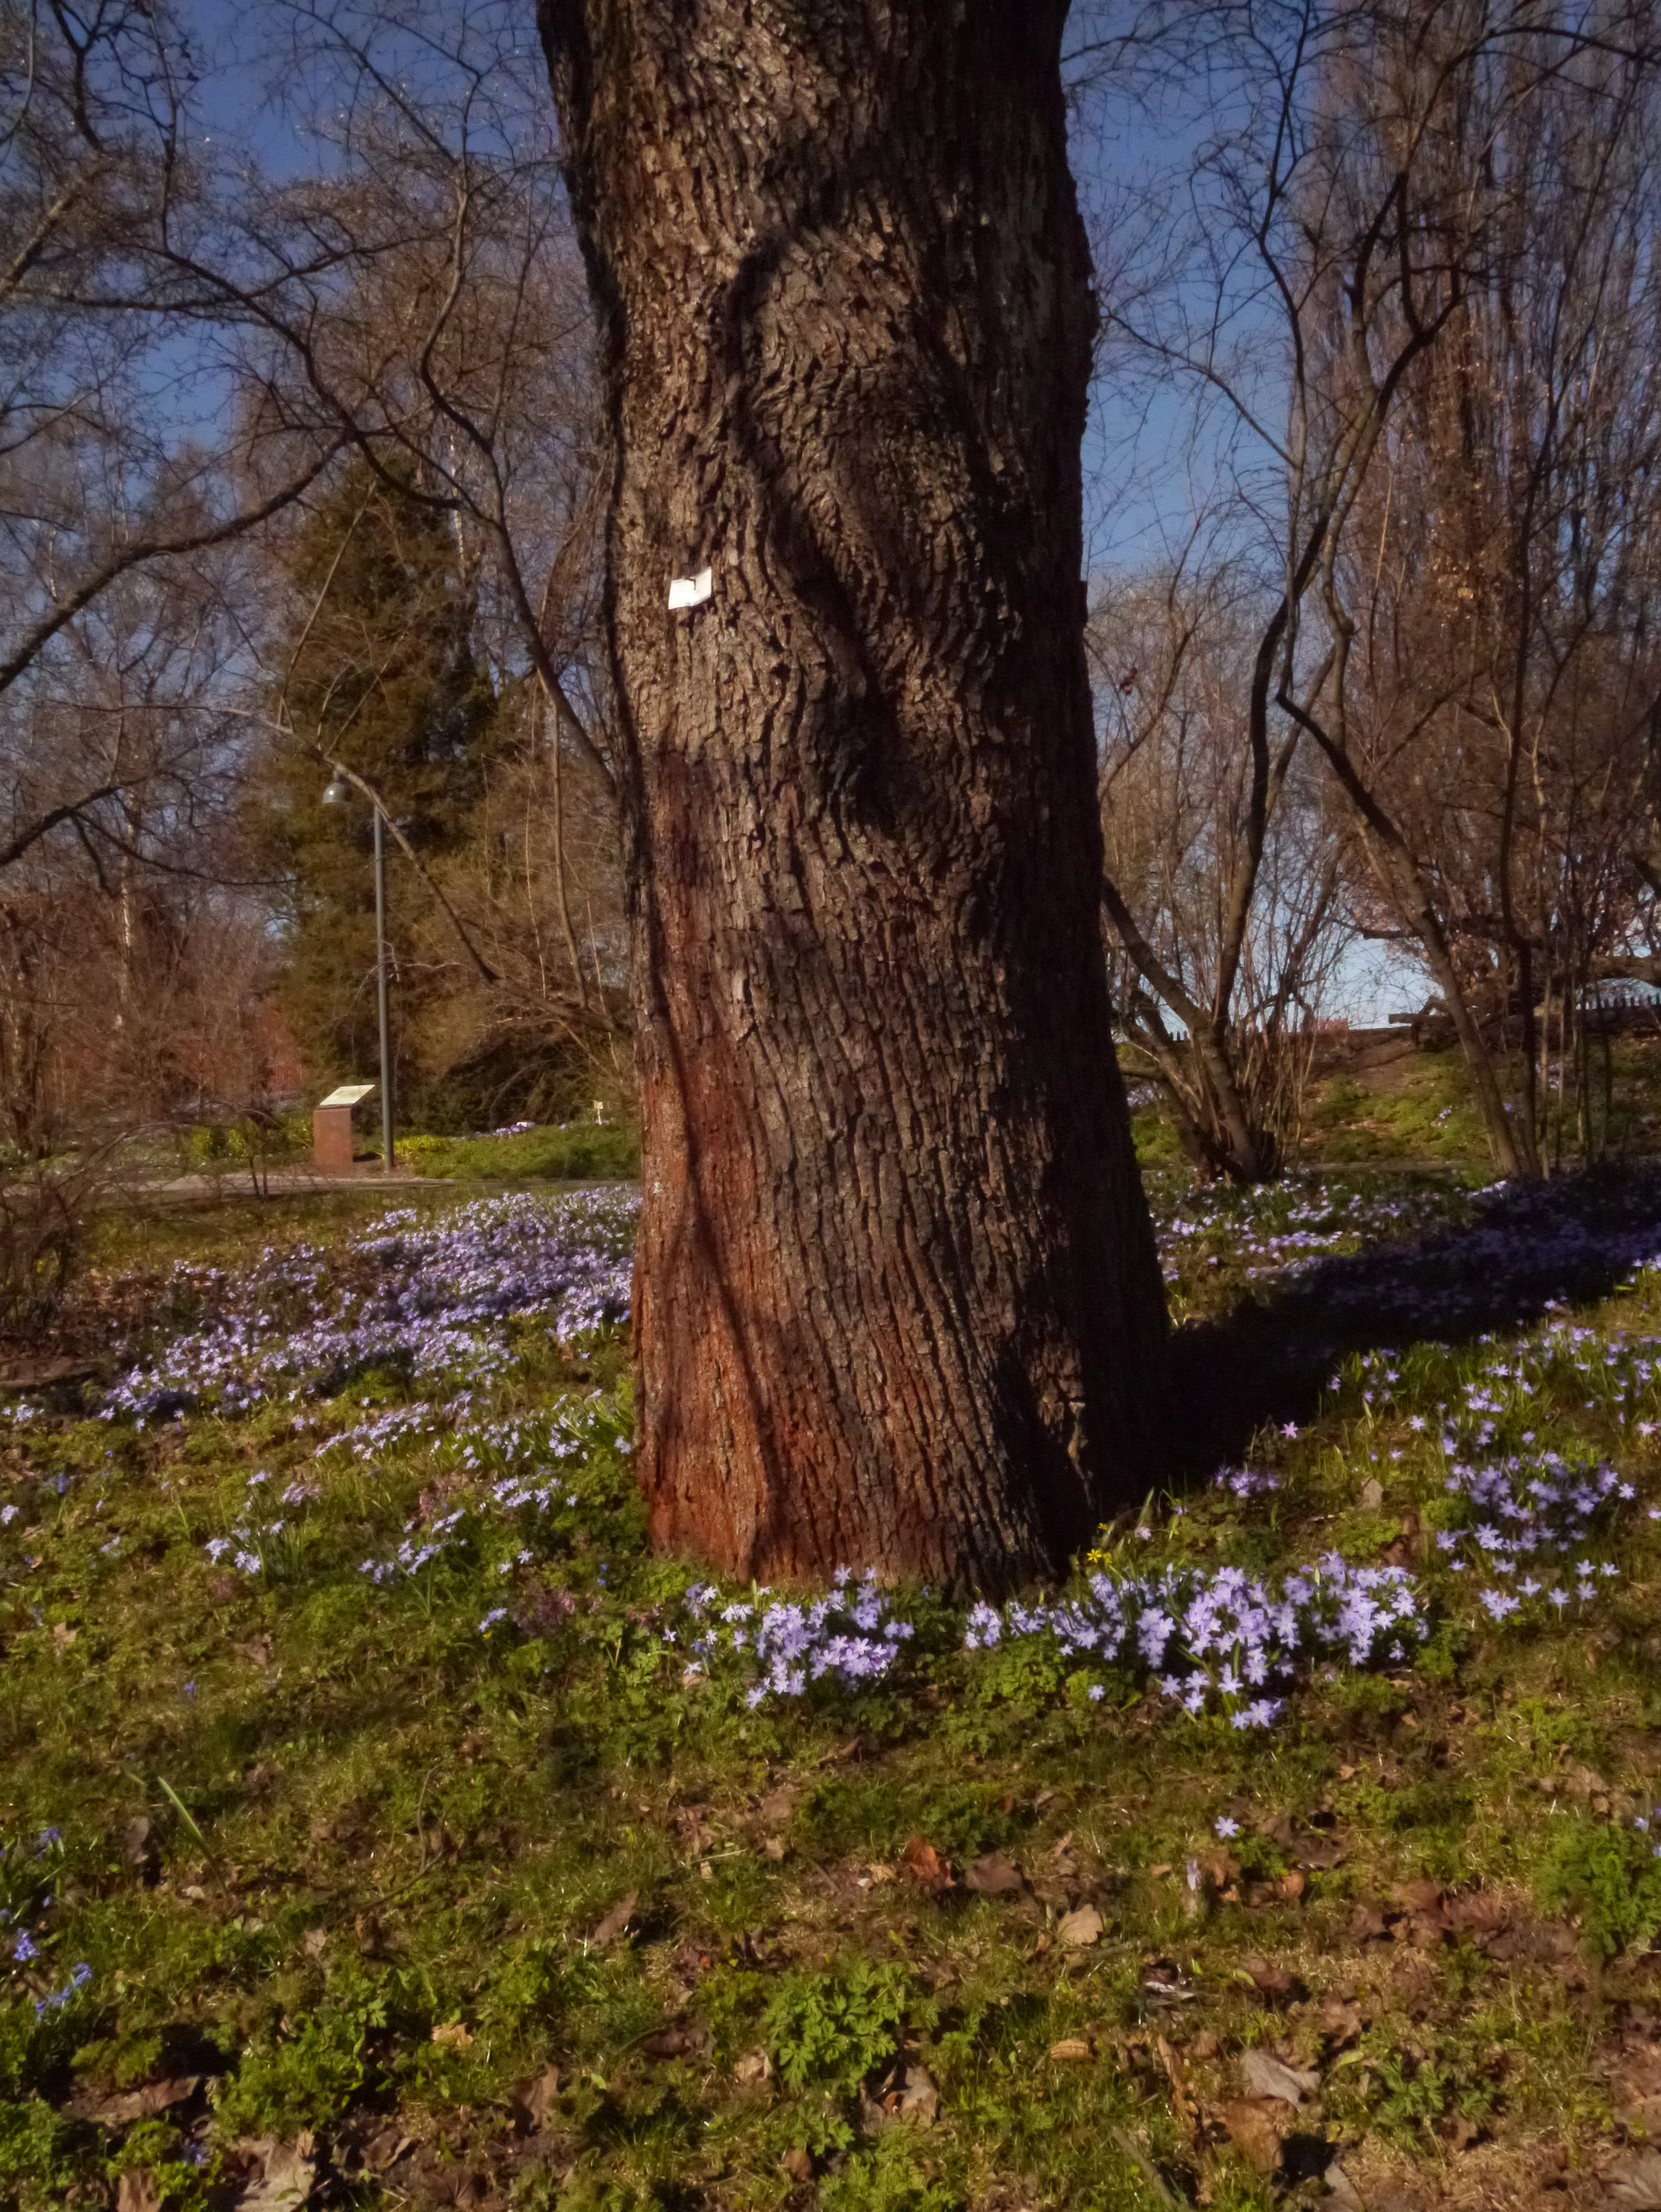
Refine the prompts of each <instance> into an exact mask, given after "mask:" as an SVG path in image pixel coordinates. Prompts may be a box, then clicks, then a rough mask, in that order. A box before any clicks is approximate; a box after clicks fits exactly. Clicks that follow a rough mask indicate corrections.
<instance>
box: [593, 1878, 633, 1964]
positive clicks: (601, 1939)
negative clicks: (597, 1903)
mask: <svg viewBox="0 0 1661 2212" xmlns="http://www.w3.org/2000/svg"><path fill="white" fill-rule="evenodd" d="M639 1894H640V1893H639V1891H638V1890H633V1889H631V1890H630V1893H629V1894H628V1896H627V1897H625V1898H624V1900H623V1902H622V1904H621V1905H613V1906H612V1907H611V1911H609V1912H608V1913H607V1914H606V1916H605V1919H604V1920H602V1921H601V1922H600V1923H599V1927H598V1928H596V1929H595V1930H594V1932H593V1935H592V1936H590V1937H589V1938H588V1941H589V1942H590V1943H591V1944H592V1946H593V1948H594V1949H595V1950H596V1951H603V1950H605V1948H606V1946H607V1945H608V1944H611V1943H615V1942H617V1940H618V1936H621V1935H622V1933H623V1931H624V1929H625V1928H626V1927H627V1926H628V1925H629V1923H630V1920H631V1919H632V1918H633V1917H634V1912H635V1903H636V1899H637V1898H638V1896H639Z"/></svg>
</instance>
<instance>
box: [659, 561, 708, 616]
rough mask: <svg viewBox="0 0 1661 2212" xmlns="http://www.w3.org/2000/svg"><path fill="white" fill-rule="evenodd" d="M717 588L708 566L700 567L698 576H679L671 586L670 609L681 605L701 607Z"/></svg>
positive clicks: (675, 608)
mask: <svg viewBox="0 0 1661 2212" xmlns="http://www.w3.org/2000/svg"><path fill="white" fill-rule="evenodd" d="M714 590H715V577H714V576H713V575H712V574H711V573H710V571H709V569H708V568H700V569H699V570H698V573H697V575H696V576H677V577H675V578H674V579H673V580H672V582H671V584H670V586H669V611H670V613H671V614H673V613H674V612H675V611H677V609H678V608H680V607H701V606H702V605H703V603H704V601H705V600H706V599H708V598H709V596H710V594H711V593H712V592H714Z"/></svg>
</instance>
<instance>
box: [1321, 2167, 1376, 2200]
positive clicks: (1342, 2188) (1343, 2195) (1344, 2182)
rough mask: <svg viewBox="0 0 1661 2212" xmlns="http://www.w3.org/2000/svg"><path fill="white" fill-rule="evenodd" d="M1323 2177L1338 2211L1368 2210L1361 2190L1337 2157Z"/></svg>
mask: <svg viewBox="0 0 1661 2212" xmlns="http://www.w3.org/2000/svg"><path fill="white" fill-rule="evenodd" d="M1322 2178H1323V2180H1324V2181H1325V2183H1326V2185H1327V2194H1328V2196H1329V2197H1331V2199H1332V2201H1333V2203H1334V2204H1335V2206H1336V2207H1337V2212H1366V2205H1365V2204H1364V2203H1362V2201H1361V2192H1360V2190H1359V2189H1358V2188H1357V2187H1356V2186H1355V2184H1354V2182H1353V2181H1352V2180H1351V2179H1350V2178H1349V2176H1348V2174H1347V2173H1346V2172H1344V2169H1343V2168H1342V2166H1340V2165H1339V2163H1338V2161H1337V2160H1336V2159H1334V2160H1333V2161H1332V2163H1331V2165H1330V2166H1328V2168H1327V2170H1326V2172H1325V2174H1324V2175H1323V2177H1322Z"/></svg>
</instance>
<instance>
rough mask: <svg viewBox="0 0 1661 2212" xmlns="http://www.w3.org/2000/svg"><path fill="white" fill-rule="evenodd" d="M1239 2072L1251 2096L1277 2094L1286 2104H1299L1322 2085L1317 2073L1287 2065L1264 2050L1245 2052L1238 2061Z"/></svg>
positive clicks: (1271, 2095)
mask: <svg viewBox="0 0 1661 2212" xmlns="http://www.w3.org/2000/svg"><path fill="white" fill-rule="evenodd" d="M1240 2071H1241V2072H1242V2074H1244V2075H1245V2084H1246V2087H1247V2088H1248V2089H1250V2092H1251V2093H1252V2095H1253V2096H1254V2097H1278V2098H1280V2099H1281V2102H1282V2103H1284V2104H1287V2105H1293V2106H1296V2105H1301V2104H1302V2103H1303V2101H1304V2099H1305V2097H1312V2096H1313V2095H1314V2094H1315V2093H1316V2091H1317V2089H1318V2088H1319V2087H1320V2086H1321V2077H1320V2075H1318V2074H1311V2073H1310V2072H1309V2071H1308V2070H1307V2069H1306V2068H1304V2067H1301V2066H1287V2065H1286V2064H1285V2063H1283V2062H1282V2061H1281V2059H1279V2058H1276V2057H1274V2056H1273V2054H1272V2053H1271V2052H1269V2051H1247V2052H1246V2054H1245V2056H1244V2058H1242V2059H1241V2061H1240Z"/></svg>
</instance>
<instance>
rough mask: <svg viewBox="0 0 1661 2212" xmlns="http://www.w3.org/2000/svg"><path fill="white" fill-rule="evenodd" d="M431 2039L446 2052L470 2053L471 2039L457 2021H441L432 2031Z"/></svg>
mask: <svg viewBox="0 0 1661 2212" xmlns="http://www.w3.org/2000/svg"><path fill="white" fill-rule="evenodd" d="M432 2039H433V2041H434V2042H435V2043H439V2044H442V2045H443V2046H444V2048H445V2049H446V2050H447V2051H471V2050H472V2047H473V2039H472V2036H471V2035H470V2034H469V2033H468V2032H467V2029H466V2028H465V2027H464V2026H463V2024H462V2023H461V2021H459V2020H445V2021H440V2022H439V2023H438V2025H437V2027H435V2028H434V2030H433V2036H432Z"/></svg>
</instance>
